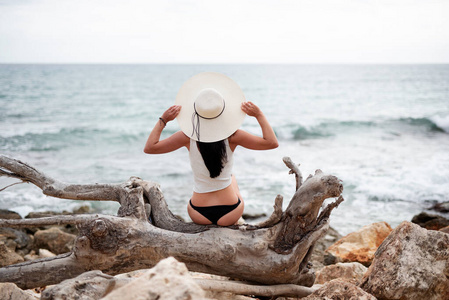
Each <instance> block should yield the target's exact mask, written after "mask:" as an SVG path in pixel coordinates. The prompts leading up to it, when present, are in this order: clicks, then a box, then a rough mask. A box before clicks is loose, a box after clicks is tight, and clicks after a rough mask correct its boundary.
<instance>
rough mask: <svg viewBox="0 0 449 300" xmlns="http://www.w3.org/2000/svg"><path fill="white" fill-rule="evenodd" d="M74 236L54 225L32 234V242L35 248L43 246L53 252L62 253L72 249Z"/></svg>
mask: <svg viewBox="0 0 449 300" xmlns="http://www.w3.org/2000/svg"><path fill="white" fill-rule="evenodd" d="M75 238H76V236H75V235H73V234H70V233H66V232H63V231H61V230H60V229H59V228H56V227H54V228H50V229H46V230H39V231H37V232H36V233H35V234H34V243H35V245H36V247H37V248H45V249H48V250H50V251H51V252H53V253H55V254H62V253H67V252H70V251H71V250H72V247H73V243H74V241H75Z"/></svg>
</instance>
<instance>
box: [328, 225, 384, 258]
mask: <svg viewBox="0 0 449 300" xmlns="http://www.w3.org/2000/svg"><path fill="white" fill-rule="evenodd" d="M391 231H392V229H391V227H390V225H388V224H387V223H386V222H379V223H374V224H371V225H367V226H364V227H362V228H361V229H360V230H358V231H356V232H352V233H350V234H348V235H346V236H344V237H343V238H341V239H340V240H339V241H338V242H336V243H335V244H333V245H332V246H330V247H329V248H328V249H327V250H326V255H329V256H330V257H331V258H332V260H333V261H331V262H329V259H328V258H327V263H326V264H329V263H337V262H359V263H361V264H363V265H365V266H369V265H370V264H371V262H372V261H373V258H374V252H376V250H377V248H378V247H379V246H380V244H381V243H382V242H383V241H384V239H385V238H386V237H387V236H388V235H389V234H390V232H391Z"/></svg>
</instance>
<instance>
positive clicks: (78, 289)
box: [41, 270, 127, 300]
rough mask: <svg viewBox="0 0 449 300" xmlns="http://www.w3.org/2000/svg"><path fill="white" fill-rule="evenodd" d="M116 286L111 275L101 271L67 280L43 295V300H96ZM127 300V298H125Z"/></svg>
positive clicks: (46, 290) (90, 272)
mask: <svg viewBox="0 0 449 300" xmlns="http://www.w3.org/2000/svg"><path fill="white" fill-rule="evenodd" d="M114 285H115V279H114V277H113V276H111V275H107V274H104V273H103V272H101V271H98V270H96V271H89V272H85V273H83V274H81V275H79V276H77V277H75V278H72V279H67V280H64V281H62V282H61V283H59V284H57V285H54V286H51V287H49V288H47V289H45V291H43V293H42V295H41V299H42V300H66V299H78V300H94V299H100V298H101V297H103V296H104V295H105V293H107V292H108V290H109V289H111V288H112V287H113V286H114ZM123 299H127V298H123Z"/></svg>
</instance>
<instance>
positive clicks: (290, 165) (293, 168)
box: [282, 157, 302, 191]
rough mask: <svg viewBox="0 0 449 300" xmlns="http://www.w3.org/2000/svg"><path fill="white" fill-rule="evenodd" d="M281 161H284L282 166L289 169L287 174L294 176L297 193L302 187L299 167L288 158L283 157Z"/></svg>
mask: <svg viewBox="0 0 449 300" xmlns="http://www.w3.org/2000/svg"><path fill="white" fill-rule="evenodd" d="M282 160H283V161H284V164H285V165H286V166H287V167H288V168H289V169H290V172H289V174H295V178H296V191H297V190H298V189H299V188H300V187H301V185H302V174H301V171H300V170H299V165H295V164H294V163H293V161H292V160H291V158H290V157H284V158H283V159H282Z"/></svg>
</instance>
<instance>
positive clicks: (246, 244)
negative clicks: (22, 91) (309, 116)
mask: <svg viewBox="0 0 449 300" xmlns="http://www.w3.org/2000/svg"><path fill="white" fill-rule="evenodd" d="M284 163H285V164H286V165H287V167H288V168H289V169H290V173H292V174H295V176H296V192H295V194H294V196H293V197H292V199H291V201H290V203H289V205H288V207H287V209H286V211H285V212H283V211H282V196H277V197H276V200H275V209H274V212H273V215H272V216H270V217H269V218H268V219H267V220H266V221H264V222H262V223H260V224H256V225H248V224H244V225H239V226H237V225H235V226H231V227H219V226H213V225H209V226H203V225H197V224H194V223H186V222H183V221H181V220H179V219H178V218H176V217H175V216H174V215H173V214H172V213H171V211H170V210H169V208H168V206H167V203H166V201H165V199H164V196H163V194H162V192H161V190H160V189H159V186H158V184H156V183H154V182H149V181H144V180H142V179H140V178H137V177H131V178H130V179H129V180H128V181H126V182H124V183H120V184H86V185H82V184H67V183H63V182H60V181H58V180H55V179H53V178H51V177H49V176H47V175H46V174H44V173H42V172H40V171H38V170H36V169H34V168H33V167H31V166H29V165H27V164H26V163H23V162H21V161H19V160H16V159H13V158H9V157H6V156H0V175H2V176H8V177H12V178H17V179H19V180H21V181H23V182H31V183H33V184H34V185H36V186H38V187H39V188H41V189H42V191H43V193H44V194H46V195H49V196H53V197H59V198H65V199H76V200H91V201H117V202H119V203H120V209H119V211H118V214H117V216H110V215H76V216H55V217H47V218H40V219H26V220H0V227H16V228H20V227H22V228H24V227H32V226H42V225H43V224H45V225H50V224H76V225H77V227H78V229H79V235H78V236H77V238H76V240H75V245H74V247H73V249H72V252H70V253H66V254H62V255H59V256H56V257H54V258H49V259H44V260H42V259H41V260H35V261H29V262H25V263H20V264H16V265H11V266H7V267H4V268H1V269H0V282H14V283H16V284H17V285H18V286H19V287H21V288H33V287H39V286H44V285H49V284H55V283H58V282H61V281H62V280H65V279H68V278H73V277H76V276H77V275H79V274H81V273H83V272H86V271H90V270H101V271H103V272H104V273H107V274H110V275H115V274H118V273H123V272H129V271H132V270H137V269H145V268H151V267H153V266H155V265H156V264H157V263H158V262H159V261H160V260H162V259H163V258H167V257H174V258H176V259H177V260H179V261H181V262H184V263H185V264H186V265H187V267H188V269H189V270H191V271H198V272H204V273H210V274H217V275H223V276H230V277H233V278H239V279H241V280H243V281H247V282H253V283H258V284H297V285H304V286H312V285H313V282H314V280H315V274H314V272H313V270H312V269H311V265H310V264H309V258H310V255H311V253H312V250H313V247H314V245H315V243H316V241H317V240H318V239H319V238H321V237H322V236H323V235H324V234H325V233H326V231H327V230H328V228H329V216H330V213H331V211H332V210H333V209H334V208H335V207H336V206H338V204H339V203H341V202H342V201H343V198H342V197H341V196H340V194H341V192H342V189H343V188H342V184H341V182H340V180H339V179H338V178H336V177H335V176H332V175H326V174H324V173H323V172H321V171H320V170H317V171H316V172H315V175H314V176H312V175H311V176H309V177H308V178H307V179H306V181H305V182H304V183H303V182H302V175H301V174H300V172H299V169H298V167H297V166H296V165H295V164H293V162H292V161H291V160H290V159H289V158H285V159H284ZM331 197H338V198H337V199H336V200H335V201H334V202H332V203H330V204H328V205H327V206H326V207H323V208H322V204H323V201H324V200H325V199H327V198H331ZM320 209H321V211H320Z"/></svg>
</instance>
